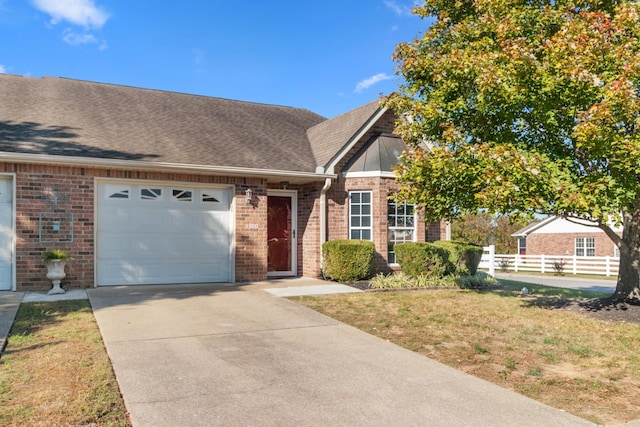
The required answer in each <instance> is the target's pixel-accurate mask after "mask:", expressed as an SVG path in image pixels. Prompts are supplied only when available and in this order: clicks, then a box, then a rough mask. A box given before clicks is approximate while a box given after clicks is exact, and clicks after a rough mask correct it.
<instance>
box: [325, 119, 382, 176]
mask: <svg viewBox="0 0 640 427" xmlns="http://www.w3.org/2000/svg"><path fill="white" fill-rule="evenodd" d="M386 112H387V108H386V107H378V110H377V111H376V112H375V113H374V114H373V115H372V116H371V117H369V120H368V121H367V123H365V125H364V126H362V127H361V128H360V130H359V131H358V132H357V133H356V134H355V135H354V136H353V137H351V139H350V140H349V142H348V143H347V144H346V145H344V146H343V147H342V149H341V150H340V151H339V152H338V153H337V154H336V155H334V156H333V157H332V158H331V160H330V161H329V163H328V164H327V167H325V171H328V173H331V174H333V173H334V168H335V167H336V165H337V164H338V163H339V162H340V161H341V160H342V158H343V157H344V156H346V155H347V153H348V152H349V151H350V150H351V149H352V148H353V147H354V146H355V145H356V144H357V143H358V141H360V140H361V139H362V137H363V136H364V135H365V134H366V133H367V132H368V131H369V129H371V127H372V126H373V125H374V124H375V123H376V122H377V121H378V120H380V118H381V117H382V116H383V115H384V113H386Z"/></svg>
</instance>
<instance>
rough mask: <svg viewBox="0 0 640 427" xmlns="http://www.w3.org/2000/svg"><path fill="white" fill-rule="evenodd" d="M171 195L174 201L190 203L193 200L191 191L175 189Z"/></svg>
mask: <svg viewBox="0 0 640 427" xmlns="http://www.w3.org/2000/svg"><path fill="white" fill-rule="evenodd" d="M171 194H172V195H173V199H174V200H176V201H178V202H190V201H192V200H193V197H192V193H191V190H181V189H177V188H174V189H173V190H172V191H171Z"/></svg>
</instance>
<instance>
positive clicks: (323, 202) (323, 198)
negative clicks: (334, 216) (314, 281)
mask: <svg viewBox="0 0 640 427" xmlns="http://www.w3.org/2000/svg"><path fill="white" fill-rule="evenodd" d="M330 188H331V178H326V179H325V180H324V187H322V190H321V191H320V274H321V275H322V277H324V272H323V271H322V244H323V243H324V242H326V241H327V191H329V189H330Z"/></svg>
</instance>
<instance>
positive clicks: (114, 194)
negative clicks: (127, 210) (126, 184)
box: [109, 189, 129, 199]
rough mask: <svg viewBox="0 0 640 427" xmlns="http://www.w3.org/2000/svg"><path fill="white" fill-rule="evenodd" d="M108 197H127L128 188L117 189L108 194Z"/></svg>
mask: <svg viewBox="0 0 640 427" xmlns="http://www.w3.org/2000/svg"><path fill="white" fill-rule="evenodd" d="M109 198H110V199H128V198H129V190H128V189H126V190H122V189H121V190H117V191H114V192H112V193H110V194H109Z"/></svg>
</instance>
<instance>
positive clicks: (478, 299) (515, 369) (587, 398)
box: [294, 281, 640, 424]
mask: <svg viewBox="0 0 640 427" xmlns="http://www.w3.org/2000/svg"><path fill="white" fill-rule="evenodd" d="M503 283H504V285H503V287H502V288H501V289H499V290H491V291H482V292H478V291H470V290H454V289H441V290H418V291H403V292H369V293H361V294H341V295H328V296H318V297H298V298H295V299H294V300H296V301H298V302H299V303H300V304H303V305H305V306H308V307H310V308H313V309H314V310H316V311H319V312H321V313H324V314H326V315H328V316H331V317H333V318H335V319H338V320H340V321H342V322H344V323H347V324H350V325H353V326H355V327H357V328H359V329H361V330H363V331H366V332H369V333H371V334H373V335H377V336H379V337H380V338H383V339H385V340H389V341H391V342H394V343H396V344H398V345H400V346H402V347H405V348H408V349H410V350H413V351H416V352H418V353H420V354H423V355H425V356H427V357H430V358H433V359H435V360H438V361H440V362H443V363H445V364H447V365H449V366H452V367H454V368H457V369H460V370H462V371H465V372H467V373H469V374H472V375H475V376H477V377H480V378H483V379H485V380H488V381H491V382H493V383H496V384H498V385H500V386H502V387H506V388H509V389H511V390H514V391H516V392H519V393H521V394H524V395H526V396H529V397H531V398H533V399H536V400H538V401H540V402H543V403H545V404H548V405H550V406H553V407H556V408H559V409H563V410H565V411H567V412H569V413H572V414H574V415H577V416H579V417H582V418H585V419H587V420H590V421H592V422H595V423H598V424H616V423H623V422H626V421H630V420H635V419H639V418H640V407H639V406H638V405H637V402H638V400H639V399H640V354H639V353H638V351H637V349H638V348H640V325H638V324H625V323H617V322H607V321H600V320H594V319H591V318H588V317H586V316H583V315H581V314H580V313H577V312H574V311H569V310H558V309H554V308H551V307H558V306H562V304H561V303H562V301H568V300H570V299H576V298H594V297H602V296H604V294H600V293H597V292H584V291H576V290H571V289H560V288H551V287H544V286H537V285H535V286H532V285H530V284H523V283H519V282H515V281H508V282H503ZM525 285H526V286H527V287H529V291H530V293H529V295H527V296H526V297H520V296H519V291H520V289H521V288H522V287H523V286H525ZM546 302H553V303H554V304H551V305H548V304H546ZM558 302H560V304H558Z"/></svg>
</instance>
